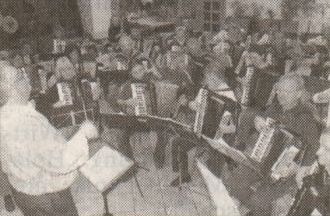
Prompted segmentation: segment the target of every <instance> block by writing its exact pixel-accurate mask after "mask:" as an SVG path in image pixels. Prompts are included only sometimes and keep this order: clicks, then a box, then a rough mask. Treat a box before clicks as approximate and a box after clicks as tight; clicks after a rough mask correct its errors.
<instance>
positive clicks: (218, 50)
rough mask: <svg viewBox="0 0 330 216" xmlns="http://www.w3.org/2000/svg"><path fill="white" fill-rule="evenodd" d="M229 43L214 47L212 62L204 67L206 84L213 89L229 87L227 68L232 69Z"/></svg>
mask: <svg viewBox="0 0 330 216" xmlns="http://www.w3.org/2000/svg"><path fill="white" fill-rule="evenodd" d="M226 49H229V44H226V43H222V44H219V45H217V46H215V47H214V49H213V53H214V55H213V56H212V58H211V60H210V62H209V63H208V64H207V65H206V67H205V69H204V85H207V86H208V88H209V89H210V90H212V91H215V92H216V91H219V90H220V91H221V90H223V89H228V88H229V86H228V81H227V79H226V70H228V69H230V68H231V67H232V66H231V64H232V63H231V60H230V56H229V55H227V54H226V51H225V50H226Z"/></svg>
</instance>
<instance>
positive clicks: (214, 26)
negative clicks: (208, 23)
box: [212, 24, 220, 32]
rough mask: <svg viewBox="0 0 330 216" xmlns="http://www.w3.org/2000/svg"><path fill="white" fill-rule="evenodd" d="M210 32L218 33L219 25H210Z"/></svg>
mask: <svg viewBox="0 0 330 216" xmlns="http://www.w3.org/2000/svg"><path fill="white" fill-rule="evenodd" d="M212 31H213V32H218V31H220V25H219V24H213V25H212Z"/></svg>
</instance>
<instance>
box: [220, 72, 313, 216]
mask: <svg viewBox="0 0 330 216" xmlns="http://www.w3.org/2000/svg"><path fill="white" fill-rule="evenodd" d="M276 86H277V87H276V89H277V91H276V93H277V101H275V102H274V103H273V104H272V105H271V106H270V107H269V108H268V109H267V110H266V112H264V113H263V115H262V116H263V117H261V116H259V117H256V116H258V115H260V112H258V111H255V110H254V111H252V110H251V109H247V110H244V111H243V112H242V113H241V116H240V119H239V125H238V134H237V146H239V148H240V149H241V150H242V151H244V152H248V151H249V150H250V149H252V148H253V147H254V144H255V142H256V139H257V135H256V134H257V131H262V130H263V128H264V127H265V119H264V117H270V118H272V119H274V120H276V121H278V122H279V124H280V125H281V126H282V127H284V128H286V129H287V130H289V131H291V132H292V133H294V134H295V135H296V136H298V138H299V139H300V140H301V141H302V144H303V146H302V147H301V148H302V149H304V154H303V158H302V162H301V164H302V166H306V165H311V164H312V163H313V161H314V160H315V158H316V157H315V153H316V151H317V149H318V147H319V142H318V137H319V130H318V126H317V122H316V120H315V119H314V117H313V114H312V111H311V110H310V108H309V107H308V106H306V105H305V104H304V102H302V98H303V92H304V80H303V79H302V77H300V76H298V75H295V74H291V75H284V76H283V77H282V78H281V79H280V80H279V82H278V83H277V85H276ZM225 173H226V174H225V176H227V177H225V178H224V179H225V181H226V182H227V183H228V188H229V189H230V190H231V191H232V193H233V194H234V196H237V198H238V199H240V201H241V202H242V203H245V204H248V205H250V207H251V210H252V211H253V212H254V213H255V215H269V214H270V212H271V209H272V205H271V203H272V201H274V200H275V199H277V198H278V197H279V196H281V195H283V194H284V193H286V192H287V191H288V190H289V188H291V187H292V186H294V185H295V184H294V181H293V180H291V179H290V180H287V181H286V182H285V183H283V184H280V183H278V184H277V183H275V184H269V183H267V181H265V182H264V183H263V184H262V186H261V187H259V188H260V189H258V190H257V192H256V193H254V192H253V187H252V188H251V186H252V185H253V184H255V183H256V182H259V181H260V177H258V175H257V174H256V173H255V172H254V171H252V170H250V169H247V168H245V167H242V166H238V167H237V168H235V169H234V170H233V171H229V172H227V171H226V170H225ZM227 174H229V175H227ZM261 180H262V179H261Z"/></svg>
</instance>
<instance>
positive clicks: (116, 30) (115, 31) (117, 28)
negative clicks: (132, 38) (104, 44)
mask: <svg viewBox="0 0 330 216" xmlns="http://www.w3.org/2000/svg"><path fill="white" fill-rule="evenodd" d="M120 33H121V25H120V19H119V17H117V16H112V17H111V18H110V24H109V30H108V40H109V43H110V44H116V43H118V41H119V38H120Z"/></svg>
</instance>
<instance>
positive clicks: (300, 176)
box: [296, 166, 311, 188]
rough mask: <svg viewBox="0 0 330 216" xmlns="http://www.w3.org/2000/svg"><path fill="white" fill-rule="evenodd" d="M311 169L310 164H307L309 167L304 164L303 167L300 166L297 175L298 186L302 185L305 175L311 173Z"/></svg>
mask: <svg viewBox="0 0 330 216" xmlns="http://www.w3.org/2000/svg"><path fill="white" fill-rule="evenodd" d="M310 169H311V168H310V167H309V166H307V167H306V166H303V167H300V168H299V170H298V172H297V175H296V183H297V186H298V188H301V187H302V184H303V179H304V177H306V176H307V175H309V171H310Z"/></svg>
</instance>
